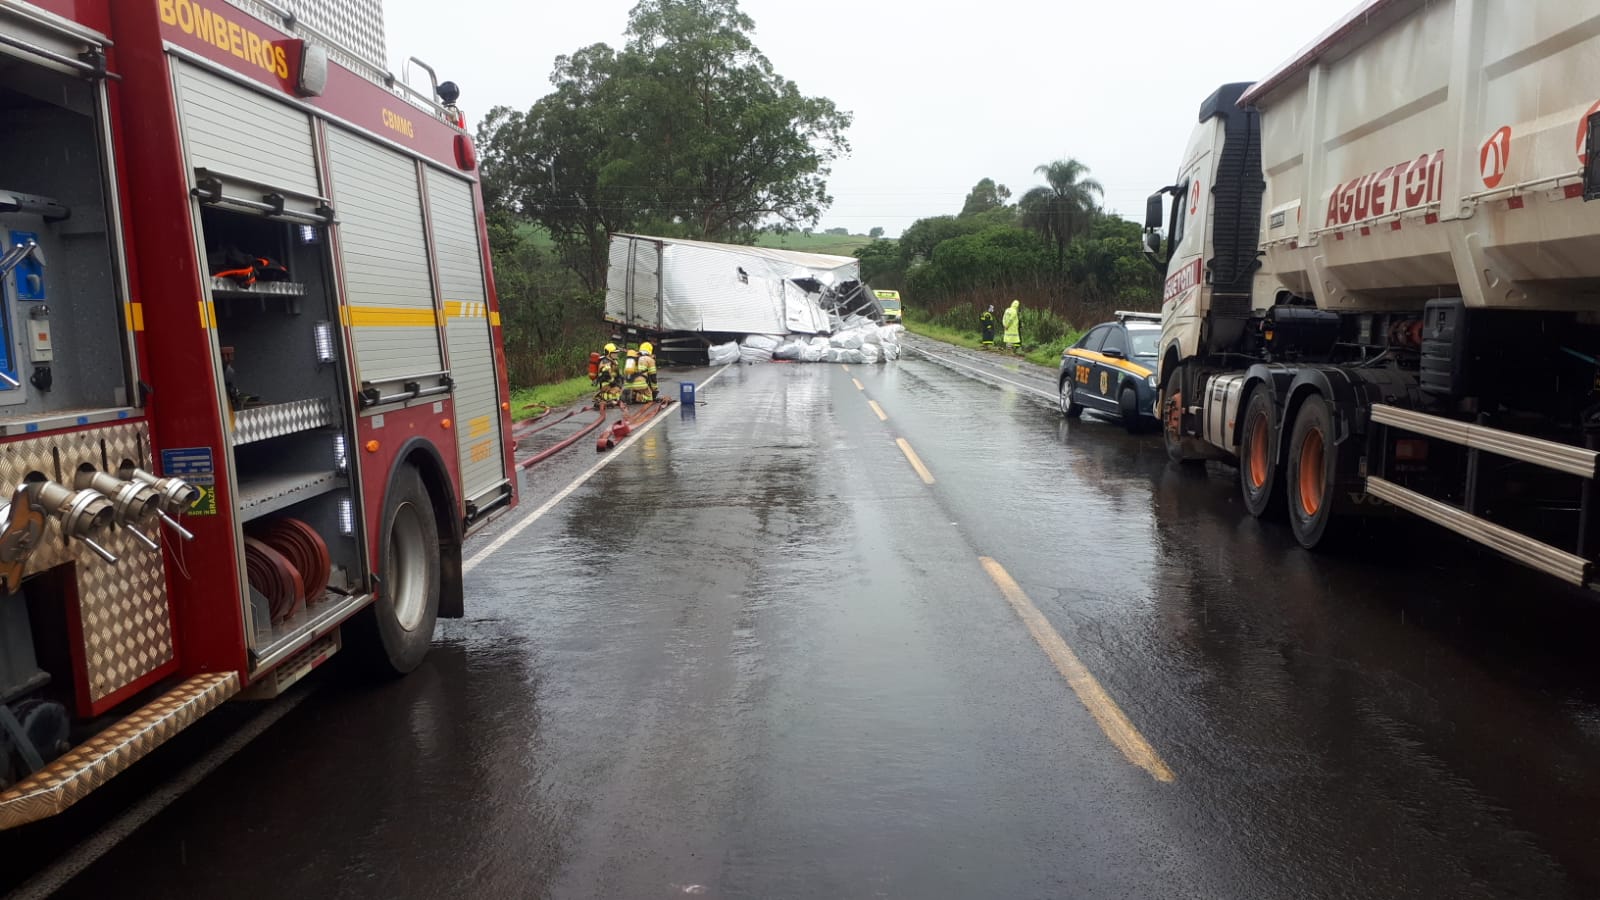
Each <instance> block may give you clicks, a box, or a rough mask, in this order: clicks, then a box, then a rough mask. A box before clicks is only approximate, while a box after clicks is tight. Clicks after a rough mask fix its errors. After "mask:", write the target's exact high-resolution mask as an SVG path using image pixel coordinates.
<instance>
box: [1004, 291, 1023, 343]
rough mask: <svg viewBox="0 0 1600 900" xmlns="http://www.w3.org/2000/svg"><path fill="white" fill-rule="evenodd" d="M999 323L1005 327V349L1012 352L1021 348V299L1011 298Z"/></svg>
mask: <svg viewBox="0 0 1600 900" xmlns="http://www.w3.org/2000/svg"><path fill="white" fill-rule="evenodd" d="M1001 324H1003V325H1004V326H1005V328H1006V349H1007V350H1010V351H1012V352H1020V351H1021V350H1022V301H1021V300H1013V301H1011V305H1010V306H1008V307H1006V313H1005V316H1004V317H1002V319H1001Z"/></svg>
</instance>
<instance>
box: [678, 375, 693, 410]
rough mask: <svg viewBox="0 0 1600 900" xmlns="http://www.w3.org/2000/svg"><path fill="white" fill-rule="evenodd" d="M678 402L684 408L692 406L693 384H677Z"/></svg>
mask: <svg viewBox="0 0 1600 900" xmlns="http://www.w3.org/2000/svg"><path fill="white" fill-rule="evenodd" d="M678 402H679V403H682V404H683V405H684V406H693V405H694V382H692V381H680V382H678Z"/></svg>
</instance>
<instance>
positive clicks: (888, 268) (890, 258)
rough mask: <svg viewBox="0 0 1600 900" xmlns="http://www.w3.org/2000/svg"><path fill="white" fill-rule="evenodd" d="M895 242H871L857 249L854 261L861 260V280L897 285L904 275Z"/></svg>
mask: <svg viewBox="0 0 1600 900" xmlns="http://www.w3.org/2000/svg"><path fill="white" fill-rule="evenodd" d="M897 243H898V242H896V241H873V242H872V243H870V244H865V245H863V246H860V247H857V248H856V250H855V257H856V259H859V260H861V280H862V281H867V282H874V281H881V282H883V283H885V284H887V283H889V282H894V283H896V284H898V283H899V282H900V279H901V277H902V276H903V274H904V273H905V266H904V265H902V264H901V263H900V248H899V247H898V246H896V244H897Z"/></svg>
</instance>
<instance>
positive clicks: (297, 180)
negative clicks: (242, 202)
mask: <svg viewBox="0 0 1600 900" xmlns="http://www.w3.org/2000/svg"><path fill="white" fill-rule="evenodd" d="M173 67H174V68H175V69H176V71H177V80H178V105H179V108H180V110H181V112H182V117H183V139H184V145H185V147H186V148H187V150H188V153H189V165H190V166H191V167H192V168H193V169H195V170H199V169H204V170H206V172H207V173H209V174H211V175H213V176H216V177H218V178H219V179H220V180H221V181H222V182H223V191H224V193H226V194H230V195H237V196H242V197H251V198H259V197H260V196H261V194H262V193H263V190H262V188H263V186H270V187H272V188H277V189H279V190H282V191H284V192H293V194H296V195H299V196H291V195H289V194H288V193H286V194H285V204H286V206H288V207H289V208H292V209H297V210H299V211H301V212H309V211H310V210H311V209H313V208H314V207H315V206H316V205H317V203H316V201H315V200H314V199H313V198H315V197H319V196H321V191H320V190H319V189H318V188H319V180H318V178H317V160H316V154H315V152H314V147H315V144H314V143H313V141H312V134H311V119H310V117H309V116H307V115H306V114H305V113H302V112H299V111H297V110H295V109H294V108H293V107H291V106H289V105H287V104H284V103H279V102H276V101H274V100H272V99H271V98H269V97H267V96H266V95H264V94H261V93H259V92H257V91H255V90H252V89H251V88H248V87H245V86H244V85H242V84H237V83H235V82H232V81H228V80H226V79H224V78H220V77H218V76H216V75H213V74H211V73H210V72H206V71H204V70H202V69H200V68H198V67H196V66H193V65H190V64H188V63H185V62H181V61H178V62H174V63H173ZM246 135H248V138H246V137H244V136H246ZM190 177H191V178H195V177H196V176H195V174H194V172H191V173H190ZM230 179H239V180H241V181H245V182H251V183H252V184H248V185H247V184H230V183H229V181H230ZM197 181H198V179H197Z"/></svg>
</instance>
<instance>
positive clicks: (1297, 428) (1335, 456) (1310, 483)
mask: <svg viewBox="0 0 1600 900" xmlns="http://www.w3.org/2000/svg"><path fill="white" fill-rule="evenodd" d="M1338 465H1339V451H1338V448H1337V447H1335V446H1334V443H1333V411H1332V410H1331V409H1329V408H1328V401H1326V400H1324V399H1323V398H1322V396H1321V395H1320V394H1313V395H1311V396H1310V397H1307V398H1306V400H1305V402H1304V403H1303V404H1301V406H1300V410H1299V412H1297V413H1295V417H1294V432H1293V437H1292V438H1290V440H1289V464H1288V467H1287V471H1286V474H1287V476H1288V478H1287V479H1286V484H1285V488H1286V490H1285V493H1287V495H1288V504H1287V506H1288V508H1289V527H1290V528H1291V529H1293V530H1294V536H1295V539H1296V540H1298V541H1299V542H1300V546H1302V547H1305V548H1306V549H1307V550H1312V549H1315V548H1316V547H1317V546H1318V545H1319V544H1322V543H1324V542H1325V541H1327V539H1328V524H1329V522H1331V521H1332V520H1333V507H1334V498H1335V486H1336V485H1337V483H1338Z"/></svg>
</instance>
